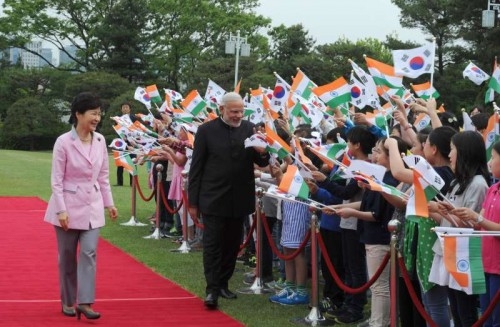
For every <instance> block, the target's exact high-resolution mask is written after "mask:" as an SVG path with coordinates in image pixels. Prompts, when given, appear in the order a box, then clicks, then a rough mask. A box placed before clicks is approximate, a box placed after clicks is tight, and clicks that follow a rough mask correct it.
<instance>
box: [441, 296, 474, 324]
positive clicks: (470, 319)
mask: <svg viewBox="0 0 500 327" xmlns="http://www.w3.org/2000/svg"><path fill="white" fill-rule="evenodd" d="M448 300H449V301H450V308H451V315H452V316H453V323H454V324H455V326H456V327H469V326H472V325H474V323H475V322H476V321H477V319H478V313H477V308H478V303H479V302H478V296H477V295H468V294H467V293H465V292H463V291H458V290H455V289H452V288H449V287H448Z"/></svg>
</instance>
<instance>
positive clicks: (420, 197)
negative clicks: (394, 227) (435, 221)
mask: <svg viewBox="0 0 500 327" xmlns="http://www.w3.org/2000/svg"><path fill="white" fill-rule="evenodd" d="M437 193H438V192H437V190H436V189H435V188H433V187H432V186H431V185H429V183H427V182H426V181H425V180H424V179H423V178H422V175H420V173H419V172H418V171H417V170H416V169H413V190H412V192H411V193H410V197H409V199H408V204H407V205H406V217H417V218H418V217H421V218H429V208H428V205H427V202H429V201H430V200H431V199H433V198H434V197H435V196H436V194H437Z"/></svg>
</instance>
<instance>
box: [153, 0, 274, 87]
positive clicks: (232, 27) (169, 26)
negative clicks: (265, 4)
mask: <svg viewBox="0 0 500 327" xmlns="http://www.w3.org/2000/svg"><path fill="white" fill-rule="evenodd" d="M257 5H258V1H256V0H243V1H242V0H225V1H220V0H203V1H199V0H182V1H181V0H151V2H150V6H151V8H155V14H154V18H153V19H152V20H151V21H150V23H151V24H152V30H154V31H155V33H154V35H153V41H152V43H151V51H152V56H153V57H154V59H153V62H152V63H153V65H154V68H155V69H156V70H157V71H158V72H160V75H161V76H162V77H163V78H164V79H165V83H166V85H167V87H169V88H173V89H176V90H180V91H185V90H184V88H183V86H184V85H186V84H191V83H192V81H190V80H189V77H190V76H191V74H193V73H194V71H196V70H198V63H199V61H200V59H202V57H203V55H204V54H205V53H207V52H212V53H216V52H217V51H219V50H218V49H216V48H215V47H216V46H217V47H219V46H220V45H221V44H223V40H225V39H226V38H227V37H228V35H229V33H230V32H232V33H233V34H235V32H236V30H238V29H239V30H241V31H243V32H244V34H246V35H254V34H257V32H258V30H259V29H260V28H262V27H266V26H267V25H268V24H269V22H270V20H269V19H266V18H264V17H263V16H260V15H256V14H255V13H254V12H253V11H252V9H253V8H255V7H256V6H257ZM201 13H203V14H201ZM220 49H223V48H220ZM208 77H209V76H206V78H208Z"/></svg>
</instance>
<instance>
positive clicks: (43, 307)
mask: <svg viewBox="0 0 500 327" xmlns="http://www.w3.org/2000/svg"><path fill="white" fill-rule="evenodd" d="M46 206H47V205H46V203H45V202H44V201H42V200H40V199H38V198H32V197H26V198H14V197H12V198H11V197H0V222H1V225H0V226H1V227H0V264H1V267H0V326H9V327H14V326H30V327H31V326H55V327H57V326H71V325H76V324H79V326H81V325H80V324H85V325H88V324H91V325H96V326H119V327H124V326H141V327H146V326H242V324H241V323H239V322H237V321H235V320H234V319H232V318H231V317H229V316H227V315H225V314H224V313H222V312H219V311H208V310H205V308H204V306H203V302H202V300H201V299H199V298H197V297H196V296H195V295H193V294H191V293H189V292H187V291H186V290H184V289H182V288H180V287H179V286H177V285H176V284H174V283H172V282H170V281H169V280H167V279H165V278H163V277H162V276H160V275H158V274H156V273H154V272H153V271H152V270H150V269H149V268H148V267H146V266H144V265H143V264H141V263H139V262H138V261H136V260H135V259H133V258H132V257H130V256H129V255H127V254H126V253H124V252H123V251H121V250H119V249H118V248H116V247H114V246H113V245H111V244H110V243H108V242H106V241H105V240H103V239H101V240H100V243H99V248H98V263H97V264H98V268H97V293H96V295H97V299H96V304H95V309H96V310H97V311H100V312H101V314H102V317H101V319H98V320H94V321H89V320H86V319H85V318H84V317H83V316H82V321H80V322H79V321H77V320H76V318H74V317H73V318H71V317H65V316H63V315H62V314H61V313H60V310H61V305H60V301H59V283H58V273H57V251H56V241H55V234H54V230H53V227H52V226H50V225H49V224H47V223H45V222H43V214H44V212H45V208H46Z"/></svg>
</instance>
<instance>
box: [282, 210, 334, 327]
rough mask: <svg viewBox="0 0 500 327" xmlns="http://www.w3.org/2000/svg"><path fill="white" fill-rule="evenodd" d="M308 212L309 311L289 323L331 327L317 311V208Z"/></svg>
mask: <svg viewBox="0 0 500 327" xmlns="http://www.w3.org/2000/svg"><path fill="white" fill-rule="evenodd" d="M309 210H310V211H311V212H312V215H311V267H312V272H311V275H312V276H311V277H312V281H311V311H309V314H308V315H307V316H306V317H304V318H295V319H292V320H291V321H292V322H294V323H297V324H301V325H308V326H332V325H334V324H335V322H334V321H332V320H328V319H326V318H325V317H324V316H323V314H321V311H320V310H319V307H318V304H319V270H318V238H317V235H316V234H317V233H318V232H319V224H318V215H317V211H318V208H317V207H315V206H311V207H310V208H309Z"/></svg>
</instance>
